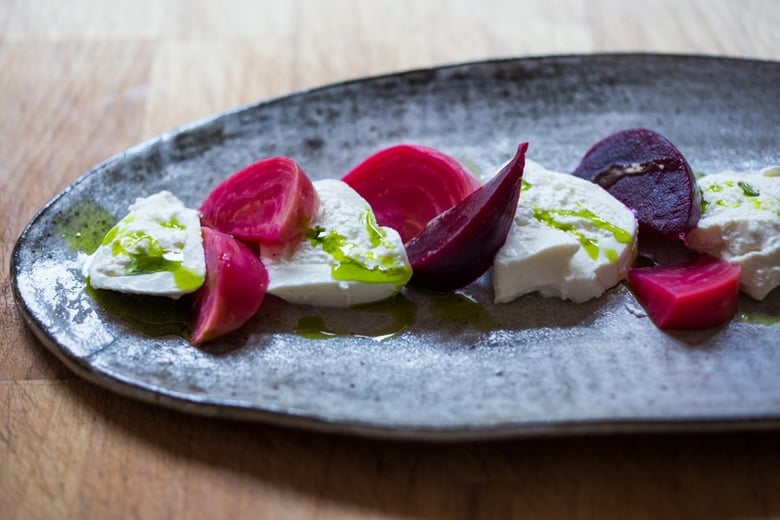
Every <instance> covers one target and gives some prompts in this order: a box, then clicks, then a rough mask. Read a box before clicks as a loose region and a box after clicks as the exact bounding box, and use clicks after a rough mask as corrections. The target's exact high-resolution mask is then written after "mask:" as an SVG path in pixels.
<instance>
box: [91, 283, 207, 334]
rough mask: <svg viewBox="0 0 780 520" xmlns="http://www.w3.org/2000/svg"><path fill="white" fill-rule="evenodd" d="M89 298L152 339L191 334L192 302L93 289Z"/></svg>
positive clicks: (182, 299)
mask: <svg viewBox="0 0 780 520" xmlns="http://www.w3.org/2000/svg"><path fill="white" fill-rule="evenodd" d="M86 291H87V294H88V295H89V296H90V297H91V298H92V299H93V300H95V301H96V302H97V303H98V304H99V305H101V306H102V307H103V308H105V309H106V310H107V311H108V312H109V313H110V314H111V315H112V316H115V317H117V318H119V319H122V320H123V321H125V322H127V323H128V324H129V325H131V326H132V327H133V328H134V329H136V330H138V331H140V332H142V333H144V334H146V335H147V336H152V337H162V336H169V335H175V336H181V337H183V338H188V337H189V335H190V332H191V329H190V323H191V319H192V317H191V314H190V307H191V305H190V303H191V300H190V299H189V298H186V297H185V298H181V299H179V300H172V299H170V298H163V297H154V296H140V295H133V294H124V293H119V292H115V291H104V290H100V289H94V288H92V287H91V286H90V285H87V288H86Z"/></svg>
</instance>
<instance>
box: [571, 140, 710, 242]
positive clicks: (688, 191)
mask: <svg viewBox="0 0 780 520" xmlns="http://www.w3.org/2000/svg"><path fill="white" fill-rule="evenodd" d="M574 175H576V176H578V177H582V178H585V179H588V180H591V181H593V182H595V183H597V184H599V185H601V186H602V187H604V188H605V189H606V190H607V191H609V192H610V193H611V194H612V195H613V196H614V197H615V198H617V199H618V200H619V201H621V202H622V203H623V204H625V205H626V206H628V207H629V208H631V209H632V210H634V211H635V212H636V215H637V220H638V222H639V231H640V243H641V235H652V236H660V237H663V238H666V239H670V240H682V239H684V237H685V234H686V233H687V232H688V231H689V230H690V229H692V228H693V227H694V226H696V223H697V222H698V221H699V217H701V193H700V191H699V187H698V185H697V183H696V179H695V178H694V176H693V171H692V170H691V167H690V166H689V165H688V162H687V161H686V160H685V157H683V155H682V153H681V152H680V151H679V150H678V149H677V147H675V146H674V145H673V144H672V143H671V141H669V140H668V139H667V138H666V137H664V136H663V135H661V134H659V133H658V132H655V131H653V130H647V129H645V128H632V129H628V130H623V131H620V132H617V133H614V134H612V135H610V136H608V137H606V138H604V139H602V140H601V141H599V142H597V143H596V144H595V145H593V147H591V149H590V150H588V152H587V153H586V154H585V157H583V159H582V161H581V162H580V164H579V166H577V169H576V170H574Z"/></svg>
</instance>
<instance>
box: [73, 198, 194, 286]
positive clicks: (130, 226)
mask: <svg viewBox="0 0 780 520" xmlns="http://www.w3.org/2000/svg"><path fill="white" fill-rule="evenodd" d="M82 270H83V273H84V276H85V277H87V278H88V279H89V284H90V285H91V286H92V287H95V288H97V289H109V290H113V291H119V292H125V293H133V294H146V295H153V296H167V297H170V298H179V297H181V296H182V295H184V294H187V293H191V292H194V291H196V290H197V289H198V288H199V287H200V286H201V285H203V282H204V280H205V277H206V260H205V255H204V252H203V239H202V237H201V229H200V216H199V214H198V212H197V210H194V209H189V208H186V207H185V206H184V204H182V202H181V201H180V200H179V199H177V198H176V197H175V196H174V195H172V194H171V193H170V192H168V191H161V192H159V193H156V194H154V195H151V196H149V197H146V198H138V199H136V201H135V203H134V204H132V205H130V207H129V212H128V214H127V216H126V217H124V218H123V219H122V220H120V221H119V222H118V223H117V224H116V226H114V227H113V228H112V229H111V230H110V231H109V232H108V233H107V234H106V237H105V238H104V239H103V243H102V244H101V245H100V247H98V249H97V250H96V251H95V253H93V254H92V255H91V256H89V257H87V258H86V259H85V261H84V265H83V268H82Z"/></svg>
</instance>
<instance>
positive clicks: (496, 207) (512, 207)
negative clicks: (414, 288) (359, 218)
mask: <svg viewBox="0 0 780 520" xmlns="http://www.w3.org/2000/svg"><path fill="white" fill-rule="evenodd" d="M527 149H528V143H522V144H521V145H520V146H519V147H518V148H517V154H516V155H515V156H514V158H513V159H512V160H511V161H509V163H507V165H506V166H504V168H502V169H501V171H500V172H499V173H498V174H497V175H496V176H495V177H493V178H492V179H490V180H489V181H488V182H487V183H485V184H484V185H483V186H481V187H480V188H479V189H477V190H476V191H475V192H473V193H472V194H471V195H469V196H468V197H466V198H465V199H464V200H463V201H462V202H460V203H459V204H458V205H456V206H454V207H452V208H450V209H448V210H447V211H445V212H444V213H442V214H440V215H439V216H437V217H436V218H434V219H433V220H431V221H430V222H429V223H428V225H427V226H426V227H425V229H423V230H422V232H420V234H418V235H417V236H416V237H414V238H413V239H412V240H410V241H409V242H408V243H407V244H406V254H407V255H408V257H409V263H410V264H411V265H412V271H413V273H414V274H413V275H412V282H413V283H415V284H417V285H419V286H421V287H425V288H428V289H432V290H435V291H453V290H455V289H459V288H461V287H464V286H466V285H468V284H470V283H471V282H473V281H474V280H476V279H477V278H479V277H480V275H482V273H484V272H485V271H487V269H488V268H489V267H490V266H491V264H492V263H493V257H495V256H496V253H497V252H498V250H499V249H500V248H501V246H503V245H504V242H505V241H506V236H507V234H508V233H509V229H510V227H511V225H512V221H513V220H514V216H515V211H516V210H517V201H518V198H519V196H520V183H521V181H522V178H523V169H524V168H525V152H526V150H527Z"/></svg>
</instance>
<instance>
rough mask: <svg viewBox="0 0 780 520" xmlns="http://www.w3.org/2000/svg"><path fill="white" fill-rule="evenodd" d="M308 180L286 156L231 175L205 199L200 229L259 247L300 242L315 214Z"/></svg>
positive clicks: (314, 196) (315, 201)
mask: <svg viewBox="0 0 780 520" xmlns="http://www.w3.org/2000/svg"><path fill="white" fill-rule="evenodd" d="M319 204H320V201H319V197H318V196H317V192H316V190H315V189H314V186H313V185H312V183H311V180H310V179H309V177H308V176H307V175H306V174H305V173H304V171H303V170H302V169H301V167H300V166H299V165H298V163H296V162H295V161H294V160H292V159H290V158H289V157H270V158H268V159H264V160H262V161H258V162H256V163H254V164H251V165H249V166H247V167H246V168H244V169H243V170H241V171H239V172H236V173H234V174H233V175H231V176H230V177H228V178H227V179H225V180H224V181H222V182H221V183H220V184H219V185H217V187H216V188H214V189H213V190H212V191H211V193H209V195H208V196H207V197H206V200H205V201H204V202H203V205H202V206H201V208H200V211H201V215H202V221H203V225H205V226H208V227H211V228H214V229H216V230H219V231H221V232H223V233H228V234H230V235H233V236H235V237H237V238H240V239H242V240H245V241H247V242H253V243H257V244H269V245H277V244H284V243H286V242H290V241H293V240H298V239H300V238H302V237H303V235H304V232H305V230H306V226H307V225H308V224H309V223H310V222H311V221H312V220H313V219H314V217H315V215H316V214H317V210H318V209H319Z"/></svg>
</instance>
